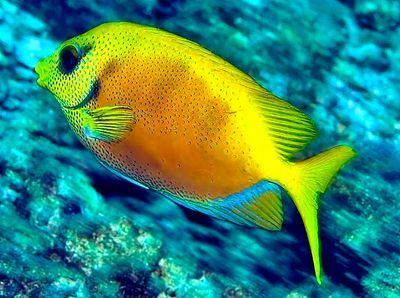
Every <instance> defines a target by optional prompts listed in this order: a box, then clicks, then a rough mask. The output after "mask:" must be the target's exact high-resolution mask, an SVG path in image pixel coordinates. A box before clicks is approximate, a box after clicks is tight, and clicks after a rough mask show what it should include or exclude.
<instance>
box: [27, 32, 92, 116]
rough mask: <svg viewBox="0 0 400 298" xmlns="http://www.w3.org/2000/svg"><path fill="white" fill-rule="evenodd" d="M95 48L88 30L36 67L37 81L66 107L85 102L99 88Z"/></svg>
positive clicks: (74, 106)
mask: <svg viewBox="0 0 400 298" xmlns="http://www.w3.org/2000/svg"><path fill="white" fill-rule="evenodd" d="M96 57H97V55H96V48H95V44H94V42H93V39H92V38H90V36H87V34H84V35H81V36H78V37H75V38H72V39H70V40H68V41H66V42H64V43H63V44H61V45H60V47H59V48H58V49H57V50H56V51H55V52H54V53H53V54H52V55H51V56H49V57H47V58H45V59H42V60H41V61H39V63H38V64H37V65H36V67H35V71H36V72H37V74H38V76H39V77H38V80H37V83H38V85H39V86H40V87H43V88H46V89H48V90H49V91H50V92H51V93H53V95H54V96H55V97H56V99H57V100H58V102H59V103H60V104H61V105H62V106H63V107H64V108H70V109H75V108H78V107H80V106H83V105H84V104H85V103H86V101H88V99H90V98H91V97H92V96H93V93H94V92H96V89H97V88H98V82H97V77H98V73H97V69H96V67H97V59H96Z"/></svg>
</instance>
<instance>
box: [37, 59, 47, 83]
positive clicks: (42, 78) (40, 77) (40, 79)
mask: <svg viewBox="0 0 400 298" xmlns="http://www.w3.org/2000/svg"><path fill="white" fill-rule="evenodd" d="M35 72H36V74H37V75H38V78H37V80H36V83H37V84H38V85H39V86H40V87H42V88H46V81H47V79H48V76H45V75H44V71H43V64H42V61H39V63H38V64H36V66H35Z"/></svg>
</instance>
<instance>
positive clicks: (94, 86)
mask: <svg viewBox="0 0 400 298" xmlns="http://www.w3.org/2000/svg"><path fill="white" fill-rule="evenodd" d="M99 91H100V82H99V81H98V80H95V81H92V83H91V84H90V88H89V92H88V93H87V94H86V96H85V97H84V98H83V99H82V100H81V102H79V103H78V104H76V105H72V106H69V105H65V104H62V106H63V108H66V109H69V110H76V109H80V108H83V107H84V106H85V105H86V104H88V103H89V102H90V101H91V100H92V99H93V98H95V97H97V95H98V94H99Z"/></svg>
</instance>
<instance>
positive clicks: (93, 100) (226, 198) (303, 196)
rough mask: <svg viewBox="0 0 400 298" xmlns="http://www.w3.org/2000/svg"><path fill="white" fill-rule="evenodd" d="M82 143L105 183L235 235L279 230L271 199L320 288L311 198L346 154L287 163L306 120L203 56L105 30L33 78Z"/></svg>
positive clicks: (47, 62)
mask: <svg viewBox="0 0 400 298" xmlns="http://www.w3.org/2000/svg"><path fill="white" fill-rule="evenodd" d="M36 71H37V73H38V74H39V78H38V84H39V85H40V86H42V87H44V88H47V89H48V90H50V91H51V92H52V93H53V94H54V95H55V97H56V98H57V100H58V101H59V103H60V105H61V108H62V110H63V112H64V114H65V116H66V118H67V120H68V122H69V124H70V125H71V128H72V129H73V130H74V132H75V133H76V134H77V135H78V137H79V138H80V140H81V141H82V143H83V144H84V145H85V146H86V147H87V148H89V149H90V150H92V151H93V152H94V153H95V154H96V156H97V157H98V158H99V160H100V161H101V162H102V163H103V164H104V165H105V166H106V167H108V168H109V169H110V170H112V171H113V172H114V173H117V174H118V175H120V176H123V177H124V178H126V179H128V180H131V181H133V182H134V183H136V184H139V185H141V186H144V187H146V188H151V189H154V190H157V191H159V192H161V193H163V194H164V195H165V196H167V197H168V198H170V199H171V200H173V201H175V202H177V203H179V204H182V205H184V206H187V207H189V208H191V209H194V210H198V211H201V212H203V213H206V214H209V215H211V216H214V217H217V218H220V219H224V220H229V221H232V222H235V223H238V224H243V225H248V226H256V227H262V228H265V229H269V230H279V229H280V228H281V225H282V221H283V209H282V204H281V199H280V189H281V188H283V189H284V190H286V191H287V192H288V193H289V195H290V196H291V197H292V199H293V201H294V202H295V204H296V206H297V208H298V209H299V212H300V214H301V216H302V218H303V221H304V224H305V228H306V231H307V235H308V238H309V242H310V247H311V251H312V255H313V260H314V268H315V273H316V277H317V281H318V282H319V283H320V282H321V278H322V271H321V262H320V256H319V255H320V245H319V238H318V220H317V209H318V197H319V195H320V194H321V193H323V192H325V190H326V187H327V186H328V184H329V183H330V181H331V179H332V178H333V176H334V175H335V174H336V172H337V171H338V170H339V169H340V168H341V167H342V166H343V165H344V164H345V163H346V162H347V161H348V160H349V159H351V158H352V157H353V156H354V154H355V153H354V151H353V150H352V149H351V148H350V147H347V146H338V147H334V148H332V149H330V150H328V151H326V152H324V153H322V154H320V155H317V156H315V157H312V158H311V159H308V160H305V161H301V162H293V161H292V160H293V156H294V155H295V154H296V153H298V152H299V151H301V150H302V149H303V148H304V147H305V146H306V145H307V144H308V143H309V142H310V141H311V140H312V139H313V138H314V137H315V136H316V135H317V132H316V129H315V127H314V124H313V123H312V121H311V120H310V119H309V118H308V117H307V116H306V115H305V114H303V113H302V112H301V111H299V110H297V109H296V108H295V107H293V106H291V105H290V104H288V103H286V102H284V101H283V100H281V99H279V98H277V97H276V96H274V95H273V94H272V93H270V92H269V91H267V90H265V89H264V88H262V87H261V86H260V85H258V84H257V83H256V82H255V81H254V80H253V79H252V78H251V77H250V76H248V75H246V74H245V73H243V72H241V71H240V70H239V69H237V68H235V67H234V66H233V65H231V64H229V63H228V62H226V61H225V60H223V59H222V58H220V57H218V56H216V55H215V54H213V53H212V52H210V51H208V50H206V49H204V48H202V47H201V46H200V45H198V44H196V43H194V42H191V41H189V40H187V39H184V38H182V37H179V36H177V35H174V34H171V33H168V32H165V31H162V30H159V29H156V28H152V27H148V26H141V25H137V24H133V23H108V24H104V25H101V26H99V27H96V28H94V29H92V30H90V31H88V32H86V33H84V34H82V35H79V36H77V37H75V38H72V39H70V40H68V41H66V42H64V43H63V44H62V45H61V46H60V47H59V49H58V50H56V52H55V53H54V54H53V55H51V56H50V57H48V58H45V59H44V60H42V61H41V62H40V63H39V64H38V65H37V67H36Z"/></svg>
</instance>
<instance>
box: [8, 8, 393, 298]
mask: <svg viewBox="0 0 400 298" xmlns="http://www.w3.org/2000/svg"><path fill="white" fill-rule="evenodd" d="M112 20H129V21H134V22H139V23H144V24H149V25H154V26H159V27H162V28H164V29H167V30H169V31H172V32H175V33H177V34H180V35H182V36H185V37H187V38H190V39H192V40H195V41H197V42H199V43H201V44H202V45H204V46H206V47H207V48H209V49H211V50H212V51H214V52H215V53H217V54H219V55H221V56H223V57H224V58H226V59H227V60H229V61H231V62H232V63H233V64H235V65H237V66H238V67H239V68H241V69H242V70H244V71H245V72H247V73H249V74H251V75H252V76H253V77H254V78H255V79H257V81H258V82H260V83H261V84H262V85H263V86H265V87H266V88H268V89H270V90H272V91H273V92H274V93H276V94H277V95H279V96H281V97H283V98H285V99H287V100H288V101H289V102H291V103H293V104H294V105H296V106H297V107H299V108H301V109H302V110H304V111H305V112H306V113H307V114H309V115H310V116H311V118H312V119H314V121H315V123H317V126H318V128H319V130H320V137H319V139H318V140H317V141H316V142H314V143H313V144H312V145H311V146H309V147H308V148H307V149H306V151H305V152H304V153H303V154H302V155H300V156H299V158H300V159H301V158H304V157H307V156H310V155H312V154H315V153H317V152H320V151H321V150H322V149H326V148H327V147H329V146H332V145H335V144H338V143H349V144H352V145H354V146H355V148H356V150H357V151H358V153H359V156H358V157H357V159H355V160H354V161H353V162H352V163H350V164H349V165H348V166H347V167H346V168H345V169H343V170H342V171H341V172H340V175H339V176H338V177H337V179H336V180H335V182H334V183H333V184H332V187H331V188H330V190H329V192H328V193H327V194H326V195H324V197H323V198H322V202H321V212H320V222H321V236H322V239H321V241H322V244H323V262H324V269H325V275H326V277H325V285H324V286H323V287H319V286H318V285H317V284H316V282H315V280H314V277H313V269H312V262H311V257H310V253H309V248H308V243H307V239H306V236H305V231H304V228H303V226H302V222H301V219H300V217H299V215H298V213H297V211H296V209H295V208H294V207H293V203H292V202H291V200H290V199H289V198H288V197H285V198H284V206H285V223H284V227H283V230H282V232H280V233H271V232H267V231H263V230H259V229H249V228H244V227H238V226H235V225H233V224H230V223H226V222H221V221H216V220H213V219H211V218H209V217H207V216H205V215H201V214H198V213H196V212H192V211H190V210H187V209H184V208H181V207H179V206H176V205H174V204H173V203H171V202H169V201H167V200H165V199H164V198H161V197H160V196H159V195H157V194H156V193H154V192H148V191H144V190H142V189H139V188H137V187H136V186H134V185H131V184H129V183H128V182H125V181H122V180H120V179H119V178H117V177H115V176H113V175H112V174H111V173H109V172H107V171H106V170H105V169H103V168H102V167H101V166H100V165H99V164H98V162H97V161H96V159H95V158H94V156H93V155H92V154H91V153H90V152H88V151H86V150H85V149H84V148H83V147H82V146H81V145H80V143H79V142H78V140H77V139H76V137H75V136H74V135H73V133H72V132H71V131H70V129H69V127H68V126H67V123H66V121H65V120H64V118H63V115H62V113H61V111H60V109H59V107H58V106H57V103H56V101H55V100H54V99H53V98H52V96H51V95H50V94H48V93H46V92H45V91H44V90H41V89H40V88H39V87H38V86H37V85H36V82H35V80H36V75H35V74H34V72H33V67H34V65H35V64H36V63H37V61H38V59H40V58H42V57H45V56H46V55H48V54H49V53H51V52H52V51H53V50H54V48H55V47H56V46H57V44H58V43H59V42H60V41H63V40H65V39H67V38H69V37H71V36H75V35H77V34H79V33H82V32H84V31H85V30H87V29H89V28H91V27H93V26H95V25H98V24H100V23H103V22H106V21H112ZM399 22H400V4H399V2H398V1H390V0H380V1H371V0H354V1H345V0H341V1H337V0H328V1H317V0H307V1H278V0H269V1H257V0H241V1H231V2H229V1H212V0H207V1H202V2H200V1H185V0H179V1H178V0H176V1H161V0H152V1H135V4H132V3H131V2H130V1H124V0H121V1H115V2H112V1H103V0H95V1H77V0H66V1H64V2H61V3H59V4H57V5H55V3H54V2H53V1H47V0H45V1H28V0H20V1H10V0H3V1H1V2H0V33H1V34H0V74H1V77H2V79H1V80H0V174H1V176H0V252H1V253H0V296H1V297H328V296H329V297H361V296H368V297H398V295H399V293H400V270H399V268H400V250H399V244H400V233H399V227H400V200H399V199H398V198H399V197H400V169H399V165H400V155H399V152H400V104H399V97H400V79H399V77H400V76H399V74H400V66H399V65H400V64H399V63H398V61H399V59H400V49H399V47H398V44H399V42H400V29H399V26H398V25H399Z"/></svg>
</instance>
